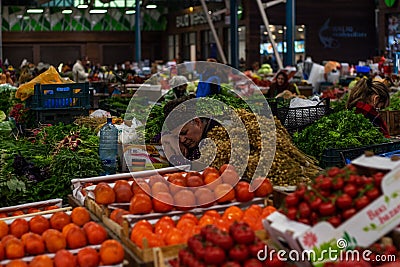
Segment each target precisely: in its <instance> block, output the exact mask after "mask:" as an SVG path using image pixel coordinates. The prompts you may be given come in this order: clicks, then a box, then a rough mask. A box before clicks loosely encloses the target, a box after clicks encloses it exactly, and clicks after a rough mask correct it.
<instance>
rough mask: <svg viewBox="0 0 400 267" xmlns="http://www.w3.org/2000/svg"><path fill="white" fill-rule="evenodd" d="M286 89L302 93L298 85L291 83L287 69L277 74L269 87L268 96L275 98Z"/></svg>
mask: <svg viewBox="0 0 400 267" xmlns="http://www.w3.org/2000/svg"><path fill="white" fill-rule="evenodd" d="M286 90H287V91H290V92H291V93H294V94H298V95H300V92H299V91H298V88H297V86H296V85H295V84H293V83H289V76H288V75H287V73H286V72H285V71H280V72H278V73H277V74H276V77H275V81H274V82H273V83H272V84H271V85H270V87H269V90H268V92H267V98H274V97H276V96H277V95H279V94H280V93H282V92H283V91H286Z"/></svg>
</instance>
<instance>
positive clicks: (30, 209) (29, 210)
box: [28, 208, 40, 214]
mask: <svg viewBox="0 0 400 267" xmlns="http://www.w3.org/2000/svg"><path fill="white" fill-rule="evenodd" d="M36 212H40V209H37V208H29V209H28V213H29V214H30V213H36Z"/></svg>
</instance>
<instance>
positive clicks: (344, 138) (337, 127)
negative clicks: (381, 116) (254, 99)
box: [293, 110, 388, 159]
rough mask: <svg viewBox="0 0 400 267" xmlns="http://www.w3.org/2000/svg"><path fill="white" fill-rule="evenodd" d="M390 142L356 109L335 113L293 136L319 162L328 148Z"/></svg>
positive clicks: (298, 144) (304, 150)
mask: <svg viewBox="0 0 400 267" xmlns="http://www.w3.org/2000/svg"><path fill="white" fill-rule="evenodd" d="M387 141H388V139H387V138H385V137H384V136H383V134H382V133H381V132H380V131H379V129H378V128H376V127H374V126H373V125H372V124H371V122H370V121H369V120H368V119H367V118H365V117H364V116H363V115H362V114H356V113H355V112H354V111H353V110H342V111H340V112H337V113H332V114H330V115H328V116H325V117H323V118H321V119H319V120H318V121H316V122H315V123H313V124H312V125H310V126H308V127H307V128H305V129H304V130H303V131H301V132H297V133H295V134H294V135H293V142H294V143H295V144H296V146H297V147H298V148H300V149H301V150H302V151H303V152H304V153H306V154H308V155H310V156H314V157H315V158H317V159H321V156H322V154H323V152H324V150H325V149H329V148H335V149H339V148H354V147H360V146H366V145H372V144H380V143H385V142H387Z"/></svg>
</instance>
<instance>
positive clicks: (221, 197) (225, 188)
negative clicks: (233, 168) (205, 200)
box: [214, 170, 235, 203]
mask: <svg viewBox="0 0 400 267" xmlns="http://www.w3.org/2000/svg"><path fill="white" fill-rule="evenodd" d="M228 171H229V170H226V171H225V172H224V173H227V172H228ZM214 193H215V198H216V199H217V202H218V203H225V202H230V201H232V200H234V199H235V190H234V189H233V187H232V186H231V185H230V184H225V183H223V184H220V185H217V187H216V188H215V190H214Z"/></svg>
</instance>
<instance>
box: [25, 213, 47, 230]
mask: <svg viewBox="0 0 400 267" xmlns="http://www.w3.org/2000/svg"><path fill="white" fill-rule="evenodd" d="M49 228H50V222H49V220H48V219H47V218H45V217H44V216H42V215H36V216H35V217H33V218H32V219H31V220H30V221H29V229H30V231H31V232H33V233H35V234H39V235H41V234H42V233H43V232H44V231H46V230H47V229H49Z"/></svg>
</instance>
